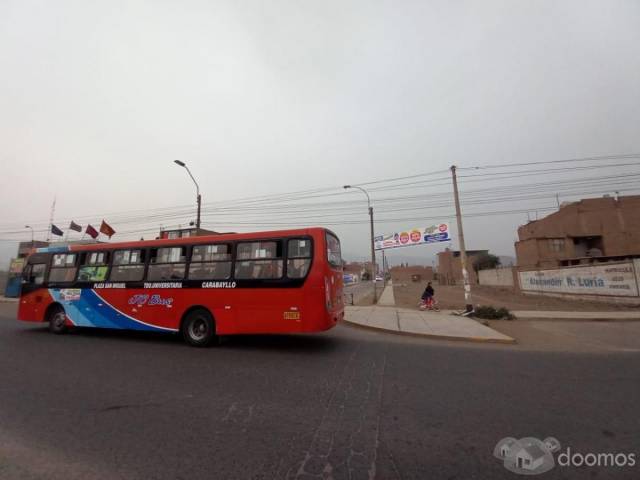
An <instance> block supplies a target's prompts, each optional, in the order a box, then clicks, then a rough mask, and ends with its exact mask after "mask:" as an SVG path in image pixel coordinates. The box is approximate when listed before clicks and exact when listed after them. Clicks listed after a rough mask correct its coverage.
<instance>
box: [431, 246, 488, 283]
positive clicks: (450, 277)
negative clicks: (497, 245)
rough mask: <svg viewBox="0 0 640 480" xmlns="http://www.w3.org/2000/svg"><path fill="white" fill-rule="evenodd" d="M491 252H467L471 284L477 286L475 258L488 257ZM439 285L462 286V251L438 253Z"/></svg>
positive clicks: (447, 250)
mask: <svg viewBox="0 0 640 480" xmlns="http://www.w3.org/2000/svg"><path fill="white" fill-rule="evenodd" d="M488 253H489V250H467V272H469V283H471V284H477V283H478V276H477V275H476V272H475V270H474V269H473V262H474V260H475V258H474V257H476V256H478V255H487V254H488ZM438 283H439V284H440V285H462V283H463V279H462V262H461V261H460V251H459V250H450V249H448V248H447V249H446V250H445V251H444V252H439V253H438Z"/></svg>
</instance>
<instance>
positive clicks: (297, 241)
mask: <svg viewBox="0 0 640 480" xmlns="http://www.w3.org/2000/svg"><path fill="white" fill-rule="evenodd" d="M310 266H311V240H310V239H301V238H294V239H291V240H289V242H288V243H287V277H289V278H304V277H306V276H307V272H308V271H309V267H310Z"/></svg>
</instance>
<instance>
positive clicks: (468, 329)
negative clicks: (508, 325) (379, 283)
mask: <svg viewBox="0 0 640 480" xmlns="http://www.w3.org/2000/svg"><path fill="white" fill-rule="evenodd" d="M345 321H346V322H348V323H351V324H354V325H358V326H360V327H366V328H372V329H376V330H383V331H387V332H390V333H401V334H410V335H418V336H422V337H428V338H438V339H442V340H465V341H470V342H492V343H516V342H515V340H514V339H513V338H511V337H508V336H507V335H504V334H502V333H500V332H496V331H495V330H493V329H491V328H489V327H485V326H484V325H482V324H481V323H479V322H477V321H476V320H472V319H470V318H465V317H458V316H454V315H446V314H444V313H437V312H426V311H419V310H409V309H406V308H394V307H381V306H378V305H377V306H366V307H351V306H348V307H346V309H345Z"/></svg>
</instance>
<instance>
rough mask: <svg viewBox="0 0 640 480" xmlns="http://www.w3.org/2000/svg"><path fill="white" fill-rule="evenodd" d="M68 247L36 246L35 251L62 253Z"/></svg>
mask: <svg viewBox="0 0 640 480" xmlns="http://www.w3.org/2000/svg"><path fill="white" fill-rule="evenodd" d="M68 251H69V247H40V248H36V253H64V252H68Z"/></svg>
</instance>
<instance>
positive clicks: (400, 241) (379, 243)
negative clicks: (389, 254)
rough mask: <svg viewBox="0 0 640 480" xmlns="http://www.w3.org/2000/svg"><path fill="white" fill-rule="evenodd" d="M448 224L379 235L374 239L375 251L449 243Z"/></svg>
mask: <svg viewBox="0 0 640 480" xmlns="http://www.w3.org/2000/svg"><path fill="white" fill-rule="evenodd" d="M449 241H451V236H450V234H449V224H448V223H439V224H437V225H430V226H428V227H419V228H410V229H407V230H402V231H399V232H393V233H390V234H388V235H379V236H377V237H375V238H374V243H375V248H376V250H385V249H387V248H398V247H411V246H413V245H424V244H426V243H438V242H449Z"/></svg>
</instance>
